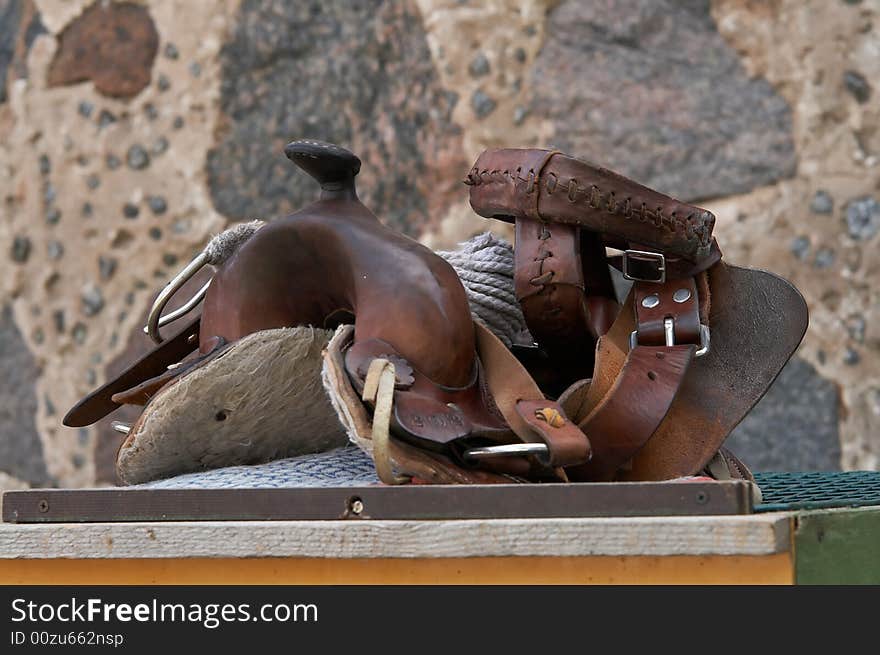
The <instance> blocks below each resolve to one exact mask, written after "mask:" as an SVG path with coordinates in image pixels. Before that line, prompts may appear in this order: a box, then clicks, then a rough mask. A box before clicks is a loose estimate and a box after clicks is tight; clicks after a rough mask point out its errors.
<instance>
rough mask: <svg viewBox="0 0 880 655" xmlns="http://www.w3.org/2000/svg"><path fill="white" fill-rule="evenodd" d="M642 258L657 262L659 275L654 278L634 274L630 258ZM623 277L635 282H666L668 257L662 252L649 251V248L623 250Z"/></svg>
mask: <svg viewBox="0 0 880 655" xmlns="http://www.w3.org/2000/svg"><path fill="white" fill-rule="evenodd" d="M631 257H632V258H633V259H640V260H642V261H648V262H652V263H655V264H656V266H657V276H656V277H653V278H648V277H638V276H637V275H633V273H632V270H631V265H630V263H629V260H630V258H631ZM623 277H625V278H626V279H627V280H632V281H633V282H653V283H655V284H663V283H664V282H666V257H664V256H663V253H662V252H649V251H647V250H624V251H623Z"/></svg>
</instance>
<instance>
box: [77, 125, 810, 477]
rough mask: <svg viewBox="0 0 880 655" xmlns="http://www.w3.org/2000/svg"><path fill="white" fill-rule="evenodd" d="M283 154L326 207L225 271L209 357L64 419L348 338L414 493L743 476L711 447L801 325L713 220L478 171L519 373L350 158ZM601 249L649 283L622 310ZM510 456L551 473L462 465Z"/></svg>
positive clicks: (788, 298) (607, 190)
mask: <svg viewBox="0 0 880 655" xmlns="http://www.w3.org/2000/svg"><path fill="white" fill-rule="evenodd" d="M286 152H287V154H288V156H289V157H290V158H291V159H292V160H294V161H295V162H296V163H297V164H298V165H299V166H301V167H302V168H303V169H305V170H306V171H307V172H309V173H310V174H311V175H312V176H313V177H315V179H317V180H318V182H319V183H320V185H321V190H322V191H321V197H320V199H319V200H318V201H317V202H316V203H313V204H312V205H309V206H308V207H305V208H304V209H302V210H300V211H298V212H296V213H294V214H292V215H290V216H288V217H287V218H285V219H281V220H279V221H275V222H274V223H272V224H270V225H268V226H266V227H264V228H262V229H261V230H259V231H258V232H257V233H256V234H255V235H254V236H252V237H251V238H250V239H249V240H248V241H246V242H245V243H244V244H243V245H242V246H241V247H240V248H239V249H238V250H237V251H236V252H235V253H234V254H233V255H232V256H230V257H229V258H228V259H227V260H226V261H225V262H224V263H223V264H222V265H221V266H220V267H219V270H218V271H217V273H216V275H215V277H214V279H213V282H212V284H211V286H210V289H209V291H208V294H207V297H206V299H205V302H204V308H203V316H202V320H201V328H200V329H199V324H198V322H196V323H195V325H196V328H195V329H196V330H199V353H200V355H199V356H197V357H196V358H195V359H191V360H186V361H185V362H184V364H183V366H181V368H180V369H179V370H172V371H168V370H166V368H167V364H169V363H173V362H174V361H179V359H180V358H182V357H183V356H184V355H186V354H188V353H189V352H190V351H192V350H193V345H194V344H193V343H192V338H193V332H192V329H191V328H190V331H189V332H186V334H185V335H183V337H181V336H180V335H178V337H176V338H175V339H173V340H171V341H169V342H166V343H165V344H163V346H160V347H159V348H157V349H156V351H155V354H154V355H153V357H152V358H150V357H149V356H148V358H145V360H146V363H144V360H142V362H141V363H140V364H141V365H140V366H136V367H133V369H136V370H135V371H132V372H126V374H129V373H130V374H129V375H128V377H127V378H126V377H125V375H124V376H123V378H124V382H125V384H123V381H122V380H116V381H113V382H111V383H108V385H105V387H103V388H102V390H99V391H98V392H96V393H95V394H92V396H90V398H89V399H87V400H88V402H85V401H84V402H83V403H81V404H80V406H78V407H77V408H75V411H72V412H71V415H72V416H73V418H74V419H79V420H82V419H83V417H85V418H89V417H91V416H97V415H99V414H100V416H103V415H104V414H106V413H107V412H108V411H111V410H112V408H115V407H116V406H117V403H118V402H122V401H125V402H148V401H149V397H150V395H151V394H152V393H153V392H154V391H155V390H156V389H158V388H162V387H163V386H164V385H167V384H174V383H175V382H176V381H178V380H180V379H181V377H182V375H185V374H186V372H187V371H186V369H185V367H187V366H192V367H197V366H198V365H199V362H201V361H205V360H207V359H209V358H210V357H211V355H212V354H216V352H218V351H217V350H215V348H216V346H217V343H218V342H220V341H223V342H229V343H234V342H235V341H236V340H238V339H240V338H242V337H243V336H246V335H248V334H251V333H253V332H257V331H261V330H266V329H270V328H276V327H288V326H295V325H315V326H320V327H333V326H335V325H336V324H337V323H338V322H339V321H341V320H342V318H343V317H352V316H353V317H354V320H355V327H354V330H353V336H352V337H351V342H350V344H349V345H347V346H346V350H345V354H344V356H341V357H342V359H343V360H344V361H343V362H342V368H340V369H339V371H340V373H339V374H334V375H335V376H336V378H339V375H341V376H342V378H340V379H346V380H347V382H346V384H347V383H348V382H350V383H351V386H352V387H353V388H361V389H362V387H363V386H364V376H365V374H366V371H367V370H368V369H369V367H370V364H371V362H373V361H374V360H376V359H388V360H389V361H391V362H393V363H394V370H395V372H396V376H397V378H396V380H395V385H394V394H393V395H394V398H393V403H391V405H390V406H391V409H392V411H391V419H390V432H391V435H392V436H393V438H392V439H390V440H388V439H387V438H385V437H383V440H382V443H383V444H386V445H385V446H383V448H385V450H384V451H383V452H387V453H390V455H391V457H392V458H396V459H397V461H398V463H399V462H401V461H403V462H405V463H406V466H405V467H404V469H405V470H404V471H403V472H404V473H406V474H407V475H410V476H415V477H417V478H422V479H423V480H424V481H430V482H441V481H453V482H468V481H470V482H474V481H485V482H490V481H492V482H494V481H499V480H506V479H508V478H506V477H505V476H507V475H512V476H516V477H519V478H525V479H529V480H536V481H537V480H566V479H572V480H576V481H607V480H659V479H666V478H671V477H677V476H681V475H691V474H695V473H698V472H700V471H702V470H704V469H705V467H706V466H707V464H708V463H709V462H710V461H712V460H713V457H714V458H717V459H719V461H722V460H723V462H726V463H727V464H726V465H727V466H728V468H729V469H730V470H731V471H732V470H733V469H737V470H739V469H740V468H742V469H743V470H746V469H745V467H744V465H743V466H742V467H740V466H738V465H737V464H736V462H735V461H734V459H732V458H731V457H726V456H724V455H723V453H721V451H720V449H721V444H722V443H723V441H724V439H725V438H726V437H727V435H728V434H729V433H730V431H731V430H732V429H733V427H735V425H736V424H737V423H738V422H739V421H740V420H741V419H742V417H743V416H744V415H745V414H746V413H747V412H748V411H749V410H750V409H751V407H752V406H753V405H754V404H755V403H756V402H757V401H758V399H760V397H761V396H762V395H763V393H764V392H765V391H766V389H767V388H768V386H769V385H770V383H771V382H772V380H773V379H774V378H775V377H776V375H777V374H778V373H779V371H780V370H781V368H782V366H783V365H784V364H785V362H786V361H787V360H788V358H789V357H790V356H791V354H792V353H793V352H794V350H795V348H796V347H797V345H798V344H799V343H800V340H801V338H802V337H803V333H804V331H805V329H806V322H807V312H806V305H805V303H804V302H803V299H802V298H801V296H800V294H798V292H797V290H796V289H794V288H793V287H792V286H791V285H790V284H788V283H787V282H785V281H784V280H782V279H781V278H778V277H775V276H772V275H770V274H768V273H765V272H763V271H752V270H747V269H739V268H736V267H731V266H728V265H727V264H725V263H723V262H721V261H720V257H721V253H720V250H719V248H718V246H717V243H716V242H715V240H714V239H713V238H712V229H713V226H714V217H713V216H712V215H711V213H709V212H707V211H706V210H704V209H701V208H699V207H694V206H692V205H688V204H686V203H682V202H679V201H677V200H674V199H672V198H670V197H668V196H664V195H662V194H660V193H658V192H656V191H653V190H651V189H648V188H647V187H644V186H642V185H639V184H637V183H635V182H633V181H631V180H627V179H626V178H623V177H622V176H619V175H617V174H615V173H612V172H611V171H607V170H606V169H603V168H600V167H596V166H594V165H592V164H589V163H587V162H583V161H580V160H577V159H575V158H572V157H569V156H567V155H563V154H561V153H557V152H555V151H551V150H518V149H500V150H491V151H487V152H485V153H483V155H481V156H480V158H479V159H478V160H477V162H476V164H475V166H474V168H473V170H472V171H471V173H470V174H469V175H468V179H467V180H466V182H467V183H468V184H469V185H470V200H471V205H472V207H473V208H474V209H475V211H477V213H479V214H480V215H483V216H487V217H492V218H501V219H503V220H513V221H515V222H516V239H517V240H516V248H515V291H516V297H517V299H518V300H519V301H520V303H521V305H522V308H523V313H524V316H525V318H526V322H527V325H528V327H529V331H530V332H531V336H532V337H533V339H534V340H535V341H537V343H538V344H539V346H540V348H541V349H542V351H541V354H540V355H536V356H530V357H525V356H524V357H523V361H530V362H531V363H532V365H533V366H534V368H532V369H531V370H527V368H525V367H524V366H523V364H522V363H521V362H520V361H519V360H518V359H517V357H516V356H514V354H513V353H511V352H510V351H509V350H508V349H507V348H506V347H505V346H504V345H503V344H502V343H501V342H500V341H499V340H498V338H497V337H495V336H494V335H493V334H491V333H490V332H489V331H488V330H487V329H486V328H484V327H482V326H481V325H476V327H475V326H474V323H473V322H472V319H471V315H470V309H469V306H468V300H467V297H466V294H465V292H464V289H463V287H462V285H461V283H460V281H459V280H458V277H457V276H456V274H455V271H454V270H453V269H452V267H451V266H450V265H449V264H447V263H446V262H445V261H444V260H442V259H441V258H439V257H438V256H437V255H435V254H434V253H432V252H431V251H430V250H428V249H427V248H424V247H423V246H421V245H419V244H417V243H416V242H414V241H412V240H410V239H408V238H406V237H404V236H402V235H399V234H397V233H395V232H393V231H391V230H389V229H387V228H385V227H384V226H382V225H381V224H380V223H379V221H378V219H376V217H375V216H374V215H373V214H372V213H371V212H370V211H369V210H368V209H367V208H366V207H364V206H363V205H362V204H361V203H360V201H359V200H358V199H357V194H356V191H355V185H354V179H355V176H356V175H357V172H358V170H359V168H360V161H359V160H358V159H357V157H355V156H354V155H352V154H351V153H349V152H348V151H345V150H343V149H340V148H337V147H335V146H330V145H328V144H320V143H317V142H294V143H293V144H290V145H289V146H288V148H287V150H286ZM606 247H613V248H621V249H626V250H629V252H628V253H627V255H626V256H627V259H626V263H627V268H628V270H629V266H630V265H634V264H635V265H639V261H638V260H639V259H641V264H640V265H641V267H644V269H645V270H646V271H647V273H645V274H640V275H637V276H635V277H640V278H641V279H640V280H637V281H636V283H635V285H634V286H633V289H632V290H631V292H630V294H629V296H628V297H627V299H626V301H625V302H624V303H623V305H621V306H618V303H617V301H616V297H615V291H614V286H613V285H612V282H611V277H610V273H609V268H608V267H609V265H612V266H614V265H620V263H621V262H619V261H618V262H616V261H615V260H614V258H608V257H607V256H606V253H605V248H606ZM633 251H643V252H648V254H647V255H644V254H642V255H638V254H637V253H634V252H633ZM661 264H662V268H661ZM652 268H653V269H654V270H653V271H652ZM661 272H662V273H663V275H664V276H665V281H663V280H660V279H659V278H660V276H659V273H661ZM654 278H656V279H654ZM649 280H650V281H649ZM706 329H708V333H705V332H704V331H705V330H706ZM709 334H711V345H710V344H709V343H708V339H707V338H706V337H707V336H708V335H709ZM181 338H183V339H184V341H185V344H184V345H181V342H180V340H181ZM346 343H348V341H346ZM169 344H174V345H173V347H169ZM705 346H709V347H708V351H707V352H706V350H707V349H706V348H705ZM185 347H188V348H189V350H187V351H186V352H183V353H178V351H181V350H184V349H185ZM163 348H165V349H166V350H163ZM698 349H701V350H700V351H699V352H700V354H702V353H703V352H705V355H704V356H699V357H698V356H697V353H698ZM175 354H179V357H177V358H176V359H174V360H172V361H167V362H166V359H167V358H168V357H170V356H172V355H175ZM334 361H336V360H335V359H334ZM159 362H165V363H164V364H163V365H162V366H161V367H159V365H158V363H159ZM538 369H540V372H538ZM334 370H336V369H334ZM532 372H534V373H535V375H534V377H533V376H532V375H531V373H532ZM346 376H347V377H346ZM536 378H537V379H539V380H540V381H541V384H542V385H543V388H542V387H541V386H539V385H538V384H537V383H536ZM386 381H388V380H387V378H386ZM565 387H568V388H567V389H565ZM388 391H389V389H387V388H386V393H385V394H384V396H383V397H384V398H385V399H386V402H387V400H388V399H389V393H388ZM560 393H561V395H559V399H558V401H554V400H553V399H552V398H553V397H555V395H556V394H560ZM358 402H359V401H358ZM382 406H383V407H386V408H387V407H388V406H389V405H387V404H385V405H382ZM108 408H110V409H108ZM105 410H106V411H105ZM358 411H362V412H363V413H364V415H365V416H366V415H367V414H366V412H367V410H366V409H365V407H364V406H363V405H358ZM383 411H384V410H383ZM101 412H103V413H101ZM69 416H70V415H69ZM100 416H99V417H100ZM383 425H384V424H383ZM386 442H387V443H386ZM520 442H527V443H528V442H532V443H544V444H546V445H547V453H548V454H547V456H546V457H543V456H542V457H538V456H535V455H528V456H522V455H518V456H510V457H505V458H493V459H492V460H486V461H480V462H479V463H476V464H475V463H474V462H473V461H471V459H472V458H471V459H469V458H467V457H466V456H465V455H464V450H465V449H467V448H470V447H473V446H485V445H487V444H491V445H502V446H503V445H508V444H514V443H520ZM496 454H497V453H496ZM736 461H738V460H736ZM474 467H479V469H480V470H477V469H476V468H474ZM731 467H733V468H731Z"/></svg>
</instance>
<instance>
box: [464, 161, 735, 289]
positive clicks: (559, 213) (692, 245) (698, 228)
mask: <svg viewBox="0 0 880 655" xmlns="http://www.w3.org/2000/svg"><path fill="white" fill-rule="evenodd" d="M465 184H467V185H469V186H470V203H471V207H473V209H474V211H475V212H477V213H478V214H479V215H480V216H484V217H486V218H498V219H501V220H507V221H512V220H515V219H518V218H531V219H541V220H544V221H547V222H558V223H566V224H571V225H579V226H581V227H584V228H586V229H588V230H591V231H593V232H599V233H601V234H603V235H608V236H609V237H611V238H612V239H614V238H616V239H619V240H621V241H623V242H626V243H643V244H646V245H648V246H650V247H652V249H656V250H658V251H660V252H663V253H665V254H668V255H671V256H677V257H681V258H683V259H684V260H686V261H687V262H689V263H690V264H691V265H692V264H696V263H702V262H704V260H707V259H709V258H710V255H712V254H713V249H712V229H713V227H714V225H715V217H714V216H713V215H712V213H711V212H709V211H707V210H705V209H702V208H700V207H696V206H694V205H689V204H687V203H684V202H681V201H678V200H675V199H674V198H670V197H669V196H666V195H663V194H662V193H658V192H657V191H654V190H652V189H649V188H648V187H645V186H643V185H641V184H638V183H637V182H634V181H632V180H629V179H627V178H625V177H623V176H622V175H618V174H617V173H614V172H612V171H609V170H607V169H605V168H602V167H599V166H595V165H593V164H590V163H588V162H585V161H582V160H579V159H575V158H574V157H568V156H566V155H563V154H560V153H557V152H555V151H552V150H539V149H516V148H502V149H495V150H487V151H485V152H484V153H483V154H481V155H480V157H479V158H478V159H477V161H476V163H475V164H474V166H473V168H472V169H471V171H470V173H469V174H468V176H467V178H466V179H465ZM718 256H720V253H719V254H718ZM708 265H710V264H707V266H708ZM691 274H693V273H692V272H691Z"/></svg>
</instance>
